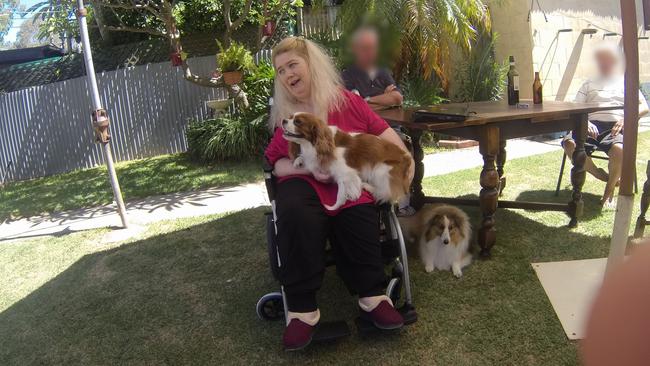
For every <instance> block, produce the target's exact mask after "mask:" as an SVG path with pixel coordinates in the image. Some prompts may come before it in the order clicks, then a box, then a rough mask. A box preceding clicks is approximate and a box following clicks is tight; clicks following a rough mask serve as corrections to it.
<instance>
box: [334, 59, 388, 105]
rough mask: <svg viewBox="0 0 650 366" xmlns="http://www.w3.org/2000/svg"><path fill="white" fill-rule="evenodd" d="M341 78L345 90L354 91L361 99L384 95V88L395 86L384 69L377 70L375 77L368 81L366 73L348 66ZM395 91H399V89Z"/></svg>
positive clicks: (368, 77)
mask: <svg viewBox="0 0 650 366" xmlns="http://www.w3.org/2000/svg"><path fill="white" fill-rule="evenodd" d="M341 77H342V78H343V82H344V83H345V88H346V89H348V90H350V91H352V90H355V89H356V90H357V91H358V92H359V94H360V95H361V97H362V98H367V97H374V96H377V95H380V94H384V91H385V90H386V87H388V86H389V85H395V86H397V84H395V80H394V79H393V77H392V76H391V74H390V71H388V69H385V68H378V69H377V75H375V79H374V80H370V76H369V75H368V73H367V72H365V71H363V70H361V69H359V68H358V67H356V66H350V67H348V68H346V69H344V70H343V72H342V73H341ZM397 90H398V91H399V89H397Z"/></svg>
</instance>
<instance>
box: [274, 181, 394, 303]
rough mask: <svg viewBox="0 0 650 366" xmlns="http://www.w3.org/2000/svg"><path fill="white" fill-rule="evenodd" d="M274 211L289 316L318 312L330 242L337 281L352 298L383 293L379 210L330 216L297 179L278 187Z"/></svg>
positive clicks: (352, 210)
mask: <svg viewBox="0 0 650 366" xmlns="http://www.w3.org/2000/svg"><path fill="white" fill-rule="evenodd" d="M276 212H277V215H278V221H277V227H278V233H277V235H278V236H277V242H278V250H279V255H280V261H281V265H280V272H279V277H280V282H281V283H282V285H283V286H284V290H285V294H286V297H287V303H288V307H289V310H290V311H293V312H310V311H314V310H316V309H317V304H316V291H318V289H319V288H320V287H321V283H322V281H323V275H324V273H325V245H326V240H327V239H328V238H329V240H330V245H331V247H332V250H333V254H334V257H335V260H336V268H337V271H338V273H339V276H341V278H342V279H343V281H344V282H345V284H346V286H347V287H348V289H349V290H350V291H351V292H352V293H357V294H359V296H360V297H366V296H377V295H381V294H383V293H384V292H383V286H384V283H385V273H384V266H383V261H382V256H381V246H380V243H379V211H378V209H377V207H376V206H375V205H374V204H365V205H357V206H353V207H349V208H346V209H344V210H342V211H341V212H339V214H338V215H336V216H328V215H327V214H326V213H325V208H323V206H322V204H321V202H320V200H319V198H318V195H317V194H316V191H315V190H314V189H313V188H312V186H311V185H310V184H309V183H308V182H306V181H304V180H302V179H299V178H296V179H291V180H288V181H285V182H282V183H280V184H278V187H277V192H276Z"/></svg>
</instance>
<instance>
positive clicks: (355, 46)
mask: <svg viewBox="0 0 650 366" xmlns="http://www.w3.org/2000/svg"><path fill="white" fill-rule="evenodd" d="M378 42H379V40H378V39H377V34H376V33H374V32H363V33H361V34H359V35H358V37H357V38H356V39H355V40H354V42H353V43H352V53H353V54H354V59H355V62H356V64H357V66H359V67H360V68H362V69H369V68H372V67H374V66H375V65H376V63H377V53H378V46H379V45H378Z"/></svg>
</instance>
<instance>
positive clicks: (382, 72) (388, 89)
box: [341, 27, 402, 109]
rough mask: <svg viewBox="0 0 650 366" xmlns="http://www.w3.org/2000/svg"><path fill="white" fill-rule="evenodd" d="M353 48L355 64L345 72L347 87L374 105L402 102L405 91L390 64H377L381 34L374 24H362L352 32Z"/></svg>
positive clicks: (375, 106) (344, 79) (343, 76)
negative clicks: (385, 65) (380, 65)
mask: <svg viewBox="0 0 650 366" xmlns="http://www.w3.org/2000/svg"><path fill="white" fill-rule="evenodd" d="M350 49H351V51H352V54H353V56H354V64H352V65H350V66H348V67H347V68H345V69H344V70H343V72H342V74H341V76H342V78H343V81H344V82H345V87H346V88H347V89H348V90H350V91H352V92H353V93H355V94H358V95H359V96H361V97H362V98H364V99H365V100H366V102H368V104H370V107H372V108H373V109H381V108H383V107H389V106H394V105H401V104H402V93H401V92H400V90H399V88H398V87H397V85H396V84H395V80H393V77H392V76H391V74H390V71H388V69H386V68H381V67H378V66H377V55H378V49H379V35H378V33H377V31H376V30H375V29H374V28H369V27H365V28H359V29H358V30H357V31H356V32H355V33H354V34H353V36H352V41H351V44H350Z"/></svg>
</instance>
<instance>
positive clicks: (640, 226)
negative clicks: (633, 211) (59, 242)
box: [634, 160, 650, 238]
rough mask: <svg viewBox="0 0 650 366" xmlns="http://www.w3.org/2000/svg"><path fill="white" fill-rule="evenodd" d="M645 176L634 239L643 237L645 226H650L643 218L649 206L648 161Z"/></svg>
mask: <svg viewBox="0 0 650 366" xmlns="http://www.w3.org/2000/svg"><path fill="white" fill-rule="evenodd" d="M645 174H646V181H645V184H644V185H643V194H642V195H641V212H640V213H639V217H638V218H637V219H636V227H635V229H634V237H635V238H641V237H643V231H644V230H645V226H646V225H650V220H648V219H646V217H645V215H646V213H647V212H648V207H649V206H650V160H648V166H647V168H646V171H645Z"/></svg>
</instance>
